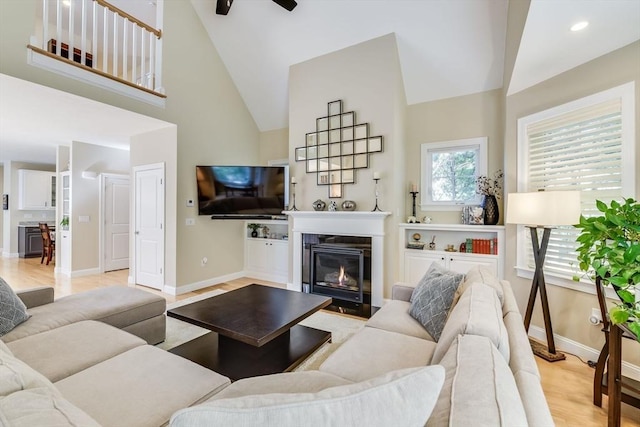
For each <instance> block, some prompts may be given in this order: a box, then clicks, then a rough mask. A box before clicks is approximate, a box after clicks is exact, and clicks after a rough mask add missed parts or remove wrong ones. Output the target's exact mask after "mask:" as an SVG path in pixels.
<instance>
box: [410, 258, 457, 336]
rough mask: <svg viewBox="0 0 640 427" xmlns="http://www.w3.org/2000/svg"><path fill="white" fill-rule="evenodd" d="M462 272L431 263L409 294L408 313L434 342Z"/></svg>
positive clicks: (442, 324) (441, 327)
mask: <svg viewBox="0 0 640 427" xmlns="http://www.w3.org/2000/svg"><path fill="white" fill-rule="evenodd" d="M462 279H464V274H460V273H455V272H453V271H450V270H447V269H445V268H444V267H442V266H441V265H440V264H437V263H435V262H434V263H433V264H431V266H430V267H429V270H427V272H426V273H425V275H424V277H423V278H422V279H421V280H420V283H418V285H417V286H416V288H415V289H414V291H413V294H412V295H411V308H410V309H409V314H410V315H411V317H413V318H414V319H416V320H417V321H418V322H420V324H422V326H424V328H425V329H426V330H427V332H429V335H431V336H432V337H433V339H434V340H436V342H437V341H438V340H439V339H440V335H441V334H442V329H444V324H445V323H446V321H447V314H448V313H449V309H450V308H451V304H452V303H453V295H454V294H455V292H456V289H458V285H460V282H462Z"/></svg>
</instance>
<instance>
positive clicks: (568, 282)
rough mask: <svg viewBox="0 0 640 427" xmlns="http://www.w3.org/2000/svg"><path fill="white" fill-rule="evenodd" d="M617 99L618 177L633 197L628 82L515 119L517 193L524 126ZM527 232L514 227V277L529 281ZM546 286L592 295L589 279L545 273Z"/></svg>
mask: <svg viewBox="0 0 640 427" xmlns="http://www.w3.org/2000/svg"><path fill="white" fill-rule="evenodd" d="M613 99H620V104H621V106H620V108H621V114H620V116H621V125H622V129H621V140H622V142H621V150H622V160H621V165H620V168H621V171H622V173H621V178H622V183H621V184H622V189H621V192H622V195H624V196H625V197H635V196H636V188H635V187H636V174H637V173H638V171H637V170H636V165H635V159H636V157H635V156H636V153H635V126H636V125H635V83H634V82H629V83H625V84H622V85H620V86H616V87H613V88H611V89H607V90H604V91H602V92H598V93H595V94H592V95H588V96H585V97H583V98H580V99H577V100H574V101H570V102H567V103H565V104H562V105H558V106H556V107H552V108H548V109H546V110H542V111H539V112H537V113H533V114H530V115H528V116H524V117H521V118H519V119H518V120H517V168H518V173H517V189H518V192H524V191H528V181H527V180H528V177H529V162H528V156H527V153H528V151H529V139H528V137H527V126H528V125H530V124H532V123H536V122H539V121H542V120H547V119H550V118H552V117H557V116H560V115H563V114H566V113H570V112H572V111H575V110H579V109H583V108H587V107H594V106H596V105H598V104H601V103H604V102H607V101H610V100H613ZM528 235H529V230H528V229H527V228H526V227H525V226H523V225H518V226H517V234H516V265H515V269H516V274H517V276H518V277H522V278H526V279H532V278H533V274H534V269H533V268H530V267H528V266H527V260H526V254H527V248H526V247H525V246H524V245H531V243H530V241H529V239H528V238H527V236H528ZM575 270H576V274H579V275H582V273H583V272H582V271H581V270H580V269H579V266H578V261H577V259H576V264H575ZM545 279H546V283H549V284H551V285H555V286H560V287H564V288H568V289H573V290H577V291H580V292H585V293H589V294H595V293H596V291H595V287H594V286H593V282H591V281H590V280H588V279H585V278H581V279H580V281H577V282H576V281H574V280H572V279H571V278H567V277H565V276H563V275H560V274H558V273H553V272H546V271H545ZM607 296H609V297H615V293H614V292H613V291H612V290H611V289H607Z"/></svg>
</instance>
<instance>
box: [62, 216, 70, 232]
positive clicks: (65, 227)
mask: <svg viewBox="0 0 640 427" xmlns="http://www.w3.org/2000/svg"><path fill="white" fill-rule="evenodd" d="M60 225H61V226H62V229H63V230H68V229H69V217H68V216H63V217H62V221H60Z"/></svg>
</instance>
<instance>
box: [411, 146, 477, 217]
mask: <svg viewBox="0 0 640 427" xmlns="http://www.w3.org/2000/svg"><path fill="white" fill-rule="evenodd" d="M487 145H488V137H486V136H481V137H475V138H465V139H454V140H449V141H439V142H425V143H423V144H421V145H420V187H421V188H422V192H421V195H420V208H421V209H422V210H423V211H424V210H431V211H451V210H458V209H461V208H462V206H464V205H479V204H480V203H481V196H480V194H477V193H476V196H475V198H473V199H470V200H465V201H446V202H440V201H434V200H433V196H432V195H433V191H432V184H431V176H432V173H431V171H432V162H431V153H432V152H434V151H440V152H453V151H462V150H464V149H467V150H471V149H473V150H476V149H477V150H478V159H477V166H476V171H475V172H476V178H477V177H478V176H480V175H487V169H488V168H487V157H488V154H487Z"/></svg>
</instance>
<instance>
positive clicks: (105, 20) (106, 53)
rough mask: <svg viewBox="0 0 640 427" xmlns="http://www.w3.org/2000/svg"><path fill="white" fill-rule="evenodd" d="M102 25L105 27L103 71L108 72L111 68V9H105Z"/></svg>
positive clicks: (103, 36)
mask: <svg viewBox="0 0 640 427" xmlns="http://www.w3.org/2000/svg"><path fill="white" fill-rule="evenodd" d="M102 9H103V12H102V25H103V27H104V31H103V33H104V34H103V35H102V71H104V72H105V73H107V72H108V68H109V9H107V8H106V7H103V8H102Z"/></svg>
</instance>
